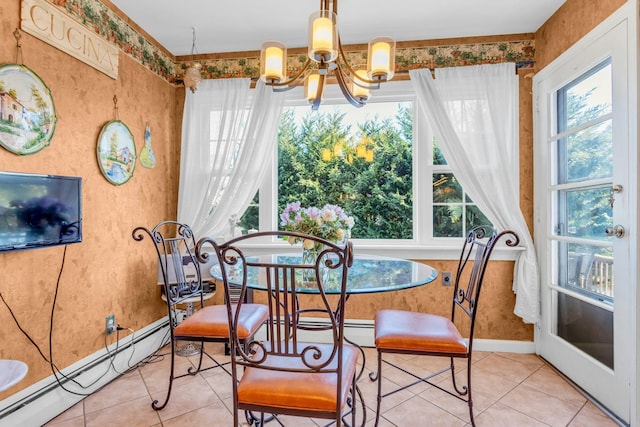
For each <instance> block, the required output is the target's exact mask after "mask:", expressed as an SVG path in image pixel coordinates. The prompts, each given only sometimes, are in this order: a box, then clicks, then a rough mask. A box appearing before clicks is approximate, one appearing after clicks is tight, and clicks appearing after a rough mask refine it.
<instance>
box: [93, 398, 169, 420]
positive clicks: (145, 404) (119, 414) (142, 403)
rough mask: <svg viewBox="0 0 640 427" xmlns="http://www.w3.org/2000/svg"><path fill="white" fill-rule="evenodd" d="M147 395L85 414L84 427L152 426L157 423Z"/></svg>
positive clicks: (156, 417) (156, 415)
mask: <svg viewBox="0 0 640 427" xmlns="http://www.w3.org/2000/svg"><path fill="white" fill-rule="evenodd" d="M158 421H159V418H158V414H157V413H156V411H154V410H153V409H151V400H150V399H149V397H148V396H147V397H142V398H139V399H135V400H132V401H129V402H125V403H121V404H119V405H115V406H110V407H108V408H105V409H102V410H99V411H95V412H92V413H89V414H87V415H86V427H113V426H136V427H144V426H152V425H155V424H158Z"/></svg>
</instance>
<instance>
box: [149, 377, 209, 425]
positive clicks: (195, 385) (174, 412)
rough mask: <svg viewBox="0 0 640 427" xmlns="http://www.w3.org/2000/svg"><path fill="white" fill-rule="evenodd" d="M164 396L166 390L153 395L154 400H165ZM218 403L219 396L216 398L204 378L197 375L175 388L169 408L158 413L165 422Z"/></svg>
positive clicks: (168, 404) (166, 407)
mask: <svg viewBox="0 0 640 427" xmlns="http://www.w3.org/2000/svg"><path fill="white" fill-rule="evenodd" d="M164 396H165V392H164V390H163V391H161V392H157V393H151V397H152V398H153V399H164ZM216 402H220V399H219V398H218V396H216V394H215V393H214V392H213V390H212V389H211V387H210V386H209V384H208V383H207V382H206V381H205V380H204V378H202V377H201V376H200V375H196V376H194V377H192V378H191V379H190V380H189V383H187V384H182V385H180V386H178V387H174V388H173V390H172V391H171V398H170V399H169V402H168V403H167V406H165V407H164V409H162V410H160V411H158V414H159V416H160V419H161V420H162V421H163V422H164V421H165V420H170V419H171V418H175V417H177V416H178V415H183V414H185V413H187V412H191V411H194V410H196V409H200V408H202V407H204V406H208V405H212V404H214V403H216Z"/></svg>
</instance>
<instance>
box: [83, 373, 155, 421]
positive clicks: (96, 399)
mask: <svg viewBox="0 0 640 427" xmlns="http://www.w3.org/2000/svg"><path fill="white" fill-rule="evenodd" d="M141 397H146V398H148V397H149V393H148V391H147V388H146V387H145V384H144V381H142V377H141V376H140V373H139V372H138V371H134V372H132V373H129V374H126V375H123V376H122V377H120V378H119V379H118V380H117V381H112V382H111V383H110V384H108V385H107V386H105V387H104V388H103V389H102V390H100V392H99V393H97V394H93V395H91V396H89V397H87V398H86V399H85V400H84V411H85V412H86V413H87V414H90V413H92V412H95V411H98V410H100V409H104V408H108V407H111V406H115V405H118V404H120V403H123V402H128V401H131V400H135V399H138V398H141Z"/></svg>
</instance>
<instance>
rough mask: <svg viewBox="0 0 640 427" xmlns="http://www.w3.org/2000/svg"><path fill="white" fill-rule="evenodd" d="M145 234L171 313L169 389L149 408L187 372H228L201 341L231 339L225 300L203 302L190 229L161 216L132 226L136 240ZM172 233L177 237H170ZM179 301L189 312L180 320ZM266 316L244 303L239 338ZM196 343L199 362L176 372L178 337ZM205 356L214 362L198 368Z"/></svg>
mask: <svg viewBox="0 0 640 427" xmlns="http://www.w3.org/2000/svg"><path fill="white" fill-rule="evenodd" d="M145 235H148V236H149V237H150V238H151V241H152V242H153V244H154V248H155V251H156V255H157V258H158V268H159V270H160V275H161V277H162V284H163V295H162V296H163V298H162V299H163V300H164V301H166V305H167V314H168V317H169V331H170V343H171V368H170V373H169V388H168V390H167V395H166V397H165V399H164V402H163V403H162V404H159V403H158V402H159V401H158V400H154V401H153V402H152V404H151V407H152V408H153V409H155V410H161V409H163V408H164V407H165V406H166V405H167V403H168V402H169V398H170V397H171V388H172V385H173V381H174V380H175V379H177V378H181V377H184V376H187V375H195V374H197V373H198V372H202V371H206V370H209V369H213V368H222V369H223V370H225V371H226V372H227V373H229V374H230V375H231V373H230V372H229V370H228V369H226V367H225V365H227V364H229V362H225V363H220V362H218V361H217V360H216V359H215V358H214V357H213V356H211V355H210V354H208V353H207V352H206V351H205V349H204V342H219V343H228V342H229V337H230V335H229V320H228V317H227V309H226V307H225V305H222V304H218V305H206V306H205V300H206V299H207V296H206V295H207V292H206V291H207V289H206V284H204V282H203V280H202V271H201V268H202V267H201V263H200V262H199V261H198V259H197V258H196V255H195V252H194V249H195V246H196V241H195V237H194V235H193V231H192V230H191V228H190V227H189V226H188V225H186V224H182V223H179V222H176V221H163V222H160V223H159V224H157V225H156V226H155V227H153V229H151V230H149V229H147V228H145V227H136V228H135V229H134V230H133V232H132V236H133V239H134V240H136V241H141V240H143V239H144V236H145ZM170 236H175V237H170ZM179 304H188V305H189V306H192V309H191V310H189V311H190V312H191V311H193V313H192V314H191V313H190V315H189V316H188V317H186V318H184V319H179V318H178V313H179V312H180V310H178V309H177V306H178V305H179ZM266 319H267V307H266V306H264V305H260V304H245V305H244V306H243V307H242V310H241V311H239V313H238V325H240V326H239V331H240V332H239V334H238V335H239V336H238V340H239V341H240V342H241V343H242V342H244V341H245V340H247V339H250V338H251V337H252V336H253V335H254V334H255V333H256V331H257V330H258V328H259V327H260V326H261V325H262V324H263V323H264V322H265V320H266ZM178 341H182V342H189V343H199V346H198V347H197V349H198V352H197V353H198V354H199V359H198V367H197V368H196V369H193V367H191V368H189V369H188V370H187V372H186V373H183V374H180V375H176V373H175V357H176V353H177V352H178V350H177V344H176V343H177V342H178ZM204 355H206V356H207V357H208V358H209V359H210V360H211V361H212V362H213V365H212V366H209V367H207V368H203V367H202V361H203V356H204Z"/></svg>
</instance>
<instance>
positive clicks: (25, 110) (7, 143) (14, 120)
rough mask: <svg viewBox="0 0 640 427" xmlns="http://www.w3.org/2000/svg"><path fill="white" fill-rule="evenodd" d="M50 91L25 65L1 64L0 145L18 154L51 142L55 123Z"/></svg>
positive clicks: (30, 152)
mask: <svg viewBox="0 0 640 427" xmlns="http://www.w3.org/2000/svg"><path fill="white" fill-rule="evenodd" d="M56 121H57V117H56V110H55V107H54V105H53V98H51V91H50V90H49V88H48V87H47V85H45V84H44V82H43V81H42V80H41V79H40V77H38V75H37V74H36V73H34V72H33V71H31V70H30V69H29V68H28V67H27V66H26V65H22V64H4V65H0V145H2V146H3V147H4V148H6V149H7V150H9V151H11V152H13V153H15V154H20V155H27V154H34V153H37V152H38V151H40V150H42V149H43V148H45V147H46V146H48V145H49V143H50V142H51V138H52V137H53V132H54V130H55V127H56Z"/></svg>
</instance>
